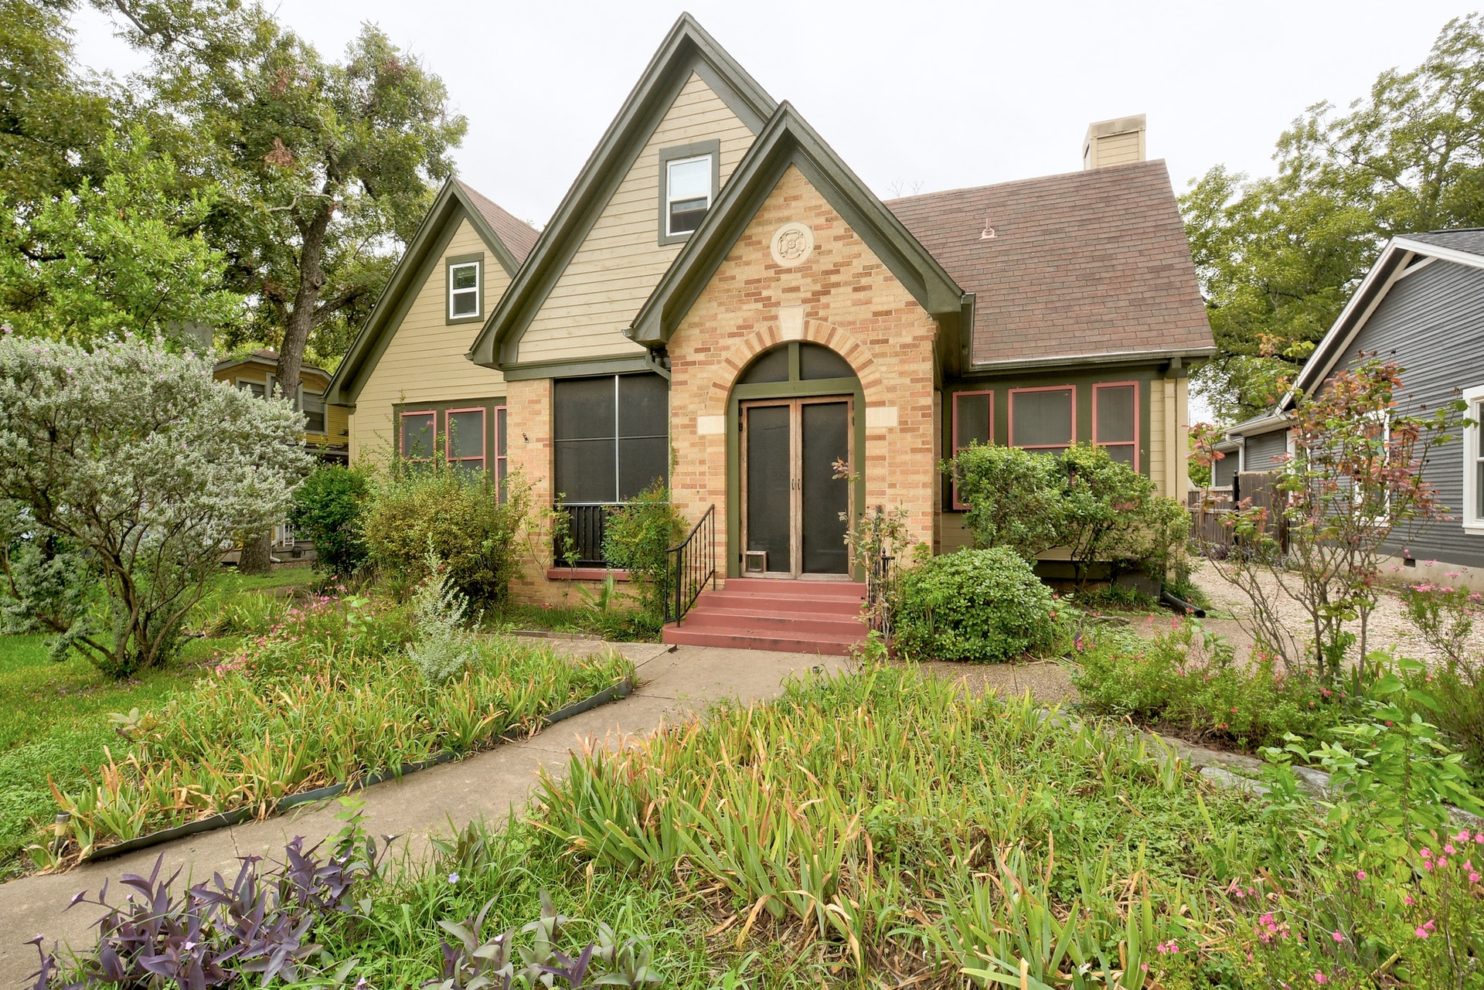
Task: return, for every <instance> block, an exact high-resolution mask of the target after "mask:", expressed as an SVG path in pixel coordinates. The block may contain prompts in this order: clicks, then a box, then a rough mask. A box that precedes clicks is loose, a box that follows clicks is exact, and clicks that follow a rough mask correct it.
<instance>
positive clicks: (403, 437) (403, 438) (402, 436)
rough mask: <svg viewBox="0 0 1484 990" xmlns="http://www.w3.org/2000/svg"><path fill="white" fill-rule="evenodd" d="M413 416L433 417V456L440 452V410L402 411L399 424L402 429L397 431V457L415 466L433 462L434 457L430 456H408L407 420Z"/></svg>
mask: <svg viewBox="0 0 1484 990" xmlns="http://www.w3.org/2000/svg"><path fill="white" fill-rule="evenodd" d="M412 416H431V417H433V454H436V453H437V452H438V410H436V409H404V410H403V411H402V418H401V420H400V422H399V423H398V425H399V427H400V429H398V430H397V456H399V457H400V458H402V460H404V461H408V462H410V463H413V464H421V463H422V462H423V461H428V460H432V457H433V455H432V454H430V455H428V456H427V457H408V456H407V420H408V418H409V417H412Z"/></svg>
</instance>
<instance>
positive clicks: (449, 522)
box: [363, 464, 529, 607]
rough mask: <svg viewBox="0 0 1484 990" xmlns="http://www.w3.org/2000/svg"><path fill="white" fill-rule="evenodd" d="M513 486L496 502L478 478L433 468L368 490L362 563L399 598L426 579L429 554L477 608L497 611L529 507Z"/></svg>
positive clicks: (487, 484) (405, 473)
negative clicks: (365, 553)
mask: <svg viewBox="0 0 1484 990" xmlns="http://www.w3.org/2000/svg"><path fill="white" fill-rule="evenodd" d="M528 501H529V500H528V497H527V495H526V493H525V492H524V491H522V490H519V489H516V488H514V487H512V488H511V489H510V496H509V498H508V500H507V501H504V502H502V501H500V499H499V497H498V496H497V492H496V489H495V487H494V486H493V485H492V484H491V483H490V482H489V480H488V479H487V478H486V477H485V476H484V475H474V474H470V473H468V472H465V471H462V470H458V469H455V468H451V467H447V466H442V465H436V464H435V465H433V466H429V467H426V468H416V469H405V468H404V469H403V470H401V471H399V472H397V473H396V474H394V475H393V476H392V477H389V478H386V479H384V480H383V481H381V482H380V483H379V484H378V485H376V487H375V491H374V493H373V494H372V497H371V501H370V504H369V505H368V506H367V507H366V514H365V522H364V524H363V529H364V532H365V538H366V547H367V550H368V551H369V559H370V561H371V563H372V564H373V565H374V566H375V567H376V568H377V570H378V572H379V573H380V575H381V576H382V577H383V578H385V579H386V580H387V582H388V583H389V585H390V586H391V588H392V590H393V591H394V592H395V593H397V594H398V595H399V596H400V595H403V594H406V593H407V592H409V591H410V590H411V589H412V587H413V586H414V585H415V584H416V583H417V582H419V581H421V580H423V579H424V578H426V577H427V576H428V573H429V571H428V554H429V553H430V552H431V553H433V554H435V555H436V556H437V557H438V559H440V560H442V561H443V562H444V563H445V564H447V565H448V575H449V578H450V580H452V581H453V584H454V587H456V588H458V590H459V591H460V592H461V593H463V594H464V595H465V596H467V597H468V599H469V600H470V601H471V602H472V603H474V604H475V605H477V606H480V607H488V606H495V605H498V604H499V603H500V602H501V601H503V600H504V598H505V593H506V591H507V589H508V587H509V584H510V578H511V575H512V574H513V573H514V570H515V566H516V560H517V554H516V538H517V535H518V533H519V531H520V527H521V522H522V519H523V516H524V513H525V509H526V506H527V504H528Z"/></svg>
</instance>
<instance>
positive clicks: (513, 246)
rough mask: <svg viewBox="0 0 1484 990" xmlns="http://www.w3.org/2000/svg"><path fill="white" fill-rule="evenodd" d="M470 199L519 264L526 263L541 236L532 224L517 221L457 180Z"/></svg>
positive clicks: (466, 184) (512, 215)
mask: <svg viewBox="0 0 1484 990" xmlns="http://www.w3.org/2000/svg"><path fill="white" fill-rule="evenodd" d="M454 181H455V182H457V183H458V184H459V188H460V189H462V190H463V191H464V192H465V193H466V194H467V195H468V197H469V199H470V201H471V202H473V203H474V205H475V207H476V208H478V210H479V213H480V215H481V216H483V217H484V222H485V223H487V224H489V225H490V228H491V229H492V230H494V232H495V236H496V237H498V238H500V240H501V241H502V242H503V243H504V244H505V247H506V248H507V249H508V250H509V251H510V253H511V254H513V255H515V260H516V261H517V262H524V261H525V260H526V255H528V254H530V253H531V248H533V247H535V246H536V238H538V237H540V236H541V234H540V232H539V231H537V230H536V229H535V228H533V227H532V226H531V225H530V224H528V223H526V222H524V221H522V220H517V219H516V218H515V215H514V214H512V213H511V212H510V211H509V210H506V209H505V208H504V207H502V206H500V204H498V203H496V202H495V201H494V200H492V199H490V198H489V197H488V196H485V195H484V194H483V193H481V192H480V191H479V190H477V189H475V188H474V187H473V186H471V185H469V183H467V182H465V181H464V180H463V179H455V180H454Z"/></svg>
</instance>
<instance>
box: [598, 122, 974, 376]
mask: <svg viewBox="0 0 1484 990" xmlns="http://www.w3.org/2000/svg"><path fill="white" fill-rule="evenodd" d="M790 166H792V167H795V168H798V169H799V171H800V172H802V173H803V175H804V177H805V178H806V179H807V180H808V181H809V183H810V184H811V185H812V186H813V187H814V188H815V189H816V190H818V192H819V193H820V195H822V196H823V197H824V198H825V200H826V201H827V202H828V203H829V204H830V205H831V206H832V207H834V208H835V209H836V210H837V211H839V213H840V216H841V218H842V219H843V220H844V221H845V222H846V223H847V224H849V225H850V227H851V229H852V230H854V231H855V233H856V234H858V235H859V236H860V237H861V239H862V240H864V241H865V242H866V244H867V245H868V246H869V247H870V248H871V250H872V251H873V252H875V254H876V256H877V257H879V258H880V259H881V261H882V262H883V263H884V264H885V265H886V266H887V268H888V269H889V270H890V271H891V273H892V274H893V275H894V276H895V277H896V278H897V280H898V281H899V282H901V283H902V285H903V286H904V287H905V288H906V289H907V291H908V292H910V293H911V294H912V296H913V298H914V299H916V300H917V301H918V302H919V303H920V304H921V305H922V307H923V308H924V309H925V310H927V311H928V312H929V313H931V314H933V315H934V316H935V317H937V318H938V319H939V320H940V323H941V324H942V325H943V326H945V327H946V328H947V329H948V330H949V331H950V333H951V334H952V335H954V336H955V337H958V338H961V337H962V335H963V330H964V327H963V326H962V325H961V324H962V322H963V318H964V316H965V315H966V314H971V313H972V305H973V299H972V296H970V295H968V294H966V293H965V292H964V291H963V290H962V289H961V288H959V286H958V284H957V283H956V282H955V281H954V280H953V278H952V276H950V275H949V274H948V272H947V271H945V270H944V268H943V266H942V265H940V264H939V263H938V261H937V259H936V258H934V257H933V256H932V255H931V254H930V253H929V252H928V250H927V249H926V248H924V247H923V246H922V243H921V242H920V241H918V240H917V238H916V237H914V236H912V233H911V232H910V231H908V230H907V228H906V227H905V226H903V225H902V222H901V221H900V220H898V219H897V217H896V215H895V214H894V213H892V212H891V210H889V209H887V208H886V205H885V204H883V203H882V202H881V200H879V199H877V198H876V196H875V194H873V193H872V192H871V191H870V190H869V189H868V188H866V186H865V184H864V183H863V182H861V180H860V178H859V177H858V176H857V175H856V174H855V173H854V172H853V171H851V170H850V168H849V166H847V165H846V164H845V163H844V161H842V160H841V158H840V156H839V155H837V154H836V153H835V151H834V149H832V148H831V147H830V146H829V145H828V144H826V143H825V141H824V139H822V138H821V137H820V136H819V135H818V134H817V133H816V132H815V131H814V129H813V128H812V127H810V126H809V124H808V122H807V121H805V120H804V119H803V117H801V116H799V114H798V113H797V111H795V110H794V108H793V107H792V106H791V105H790V104H789V103H788V102H787V101H784V102H783V103H781V104H779V107H778V109H777V111H776V112H775V113H774V114H773V116H772V118H771V119H770V120H769V121H768V124H767V126H766V127H765V128H764V129H763V132H762V134H760V135H758V139H757V140H756V141H754V142H753V144H752V147H751V148H749V149H748V151H747V154H746V155H744V156H743V158H742V161H741V162H740V163H739V164H738V165H737V169H736V171H734V172H733V173H732V177H731V179H730V180H729V181H728V182H727V185H726V188H725V189H723V190H722V192H721V195H720V196H719V197H718V198H717V201H716V202H715V203H714V204H713V205H712V207H711V210H710V211H709V212H708V213H707V214H706V217H705V219H703V220H702V221H701V225H700V227H698V228H697V229H696V230H695V232H694V233H693V234H692V235H691V236H690V239H689V241H688V242H687V244H686V245H685V247H684V248H682V249H681V252H680V255H679V256H678V257H677V258H676V259H675V261H674V263H673V264H672V265H671V266H670V268H669V270H668V271H666V272H665V274H664V276H663V277H662V278H661V279H660V281H659V284H658V285H656V286H655V289H654V292H653V293H651V294H650V297H649V299H648V300H646V302H645V303H644V305H643V306H642V307H641V308H640V310H639V313H638V315H637V316H636V317H635V318H634V322H633V324H632V326H631V327H630V328H629V330H628V331H627V333H628V336H629V337H630V338H631V339H633V340H635V341H637V342H638V343H641V344H644V345H645V346H647V347H660V346H663V345H664V344H666V343H667V342H668V341H669V339H670V336H671V335H672V334H673V333H674V332H675V329H676V328H677V327H678V326H679V325H680V322H681V320H683V319H684V318H685V314H686V313H687V312H689V310H690V308H691V306H692V305H694V303H695V301H696V299H697V298H698V297H699V296H700V294H701V292H702V290H704V289H705V287H706V285H707V284H708V283H709V282H710V280H711V278H712V276H713V275H714V274H715V273H716V270H717V268H718V267H720V265H721V263H722V262H723V261H724V260H726V257H727V253H728V252H729V251H730V250H731V248H732V246H733V245H734V244H736V242H737V239H738V238H739V237H741V235H742V233H743V231H744V230H745V229H746V227H747V225H748V224H749V223H750V222H751V221H752V219H753V217H755V216H756V215H757V212H758V210H760V209H761V208H762V206H763V204H764V203H765V202H767V200H768V198H769V197H770V196H771V195H772V193H773V190H774V188H775V187H776V186H777V184H778V181H779V180H780V179H781V178H782V177H783V174H784V172H785V171H786V170H787V169H788V168H789V167H790ZM962 350H963V347H962V344H961V343H959V342H958V341H957V340H955V341H951V342H949V345H948V347H947V351H946V355H945V356H947V355H957V354H961V353H962Z"/></svg>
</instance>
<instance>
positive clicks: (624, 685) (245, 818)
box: [57, 677, 636, 864]
mask: <svg viewBox="0 0 1484 990" xmlns="http://www.w3.org/2000/svg"><path fill="white" fill-rule="evenodd" d="M635 686H636V685H635V684H634V680H633V678H630V677H625V678H624V679H623V680H621V681H619V682H618V683H617V684H612V685H609V686H608V687H606V688H604V689H603V690H601V691H599V692H598V693H597V694H594V695H589V696H588V697H586V698H583V699H581V700H579V701H574V702H572V703H571V704H569V705H564V706H563V707H561V708H558V709H557V710H556V711H554V712H552V713H551V714H550V715H546V716H543V717H542V718H541V719H540V721H539V723H538V724H537V725H536V727H535V728H534V729H531V730H528V729H523V728H510V729H506V730H505V731H504V732H501V733H500V734H499V735H497V736H493V737H491V738H490V739H489V740H488V743H489V745H486V746H482V747H479V746H477V747H475V748H473V749H470V750H465V751H458V750H451V749H446V750H444V751H443V752H441V753H437V754H435V755H434V756H431V757H429V758H428V759H426V760H419V761H418V762H416V763H404V764H402V765H401V766H400V767H398V768H396V769H395V770H379V771H377V772H376V773H373V774H368V775H367V776H366V778H365V779H364V780H361V781H357V782H354V783H351V782H346V781H341V782H340V783H338V784H329V785H327V786H325V787H316V788H314V789H313V790H309V791H299V792H298V793H296V794H289V795H286V796H284V797H282V798H280V799H279V800H278V802H277V803H276V804H274V805H273V810H272V811H270V812H268V814H266V815H263V816H261V817H262V818H271V817H273V816H274V815H278V814H281V813H283V812H285V811H289V810H290V809H293V808H297V807H299V806H300V805H305V804H313V803H315V802H316V801H325V800H328V799H330V798H335V797H339V796H340V795H342V794H345V793H347V792H349V791H359V790H364V789H366V788H367V787H373V786H375V785H377V784H382V783H385V782H386V781H388V780H398V779H401V778H402V777H405V776H407V775H408V774H413V773H417V772H418V771H419V770H427V769H429V768H430V767H436V766H441V765H442V764H444V763H452V762H454V761H455V760H461V759H464V758H465V757H469V756H473V755H474V754H476V753H482V752H488V751H489V750H491V749H494V748H495V746H496V745H498V744H502V743H508V742H516V741H518V740H520V739H528V738H530V737H531V736H533V735H535V734H536V733H538V732H540V731H541V730H543V729H545V728H547V727H548V726H550V725H554V724H556V723H557V722H563V721H566V720H567V719H569V718H576V717H577V716H578V715H583V714H586V713H587V712H590V711H592V710H593V709H594V708H600V707H602V706H603V705H606V704H608V703H609V702H613V701H619V700H621V699H623V698H627V697H628V696H629V695H630V694H632V693H633V691H634V688H635ZM57 817H58V819H59V820H60V821H65V820H66V819H65V818H64V817H63V816H62V815H58V816H57ZM258 817H260V816H258V815H256V814H254V812H253V809H252V808H236V809H234V810H232V811H221V812H217V813H216V814H214V815H210V816H208V817H206V818H201V819H198V820H196V821H193V822H186V823H185V824H184V825H172V826H171V827H169V828H163V829H160V830H159V831H157V832H150V833H149V834H147V835H136V836H135V837H134V838H132V839H126V840H125V841H123V842H120V843H117V844H116V845H111V846H105V847H103V848H102V849H95V850H94V851H93V852H92V853H90V854H88V855H87V856H83V857H80V858H79V859H78V863H79V864H81V863H94V862H97V861H99V860H103V859H112V858H113V857H115V856H122V855H124V854H125V853H131V852H136V851H138V850H140V849H148V848H150V847H151V846H158V845H161V844H162V843H166V842H172V841H174V840H176V839H184V838H187V837H189V836H192V835H199V834H201V833H202V832H212V831H215V830H216V829H219V828H230V827H232V826H233V825H241V824H243V823H244V822H250V821H253V820H254V819H257V818H258Z"/></svg>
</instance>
